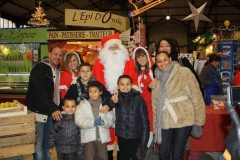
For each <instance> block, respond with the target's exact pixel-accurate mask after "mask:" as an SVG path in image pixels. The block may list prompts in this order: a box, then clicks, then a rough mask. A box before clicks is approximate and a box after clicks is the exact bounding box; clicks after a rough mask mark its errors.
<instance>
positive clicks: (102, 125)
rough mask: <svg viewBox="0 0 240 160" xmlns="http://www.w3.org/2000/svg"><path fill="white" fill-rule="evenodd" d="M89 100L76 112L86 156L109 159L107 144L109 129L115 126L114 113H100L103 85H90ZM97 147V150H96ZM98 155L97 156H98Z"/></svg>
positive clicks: (92, 83)
mask: <svg viewBox="0 0 240 160" xmlns="http://www.w3.org/2000/svg"><path fill="white" fill-rule="evenodd" d="M88 93H89V100H83V101H81V103H80V104H79V105H78V107H77V110H76V112H75V123H76V124H77V126H79V127H80V128H81V141H82V143H84V144H85V151H84V155H85V158H86V159H88V160H93V159H94V157H98V158H97V159H103V160H107V159H108V154H107V142H109V141H110V140H111V139H110V134H109V128H110V127H111V126H112V125H113V124H114V121H115V119H114V115H113V112H112V111H109V112H108V113H100V111H99V110H100V109H101V108H102V102H103V101H104V100H102V98H101V96H100V95H101V94H102V85H101V83H99V82H98V81H93V82H90V83H89V85H88ZM95 147H97V150H95ZM96 154H97V155H96Z"/></svg>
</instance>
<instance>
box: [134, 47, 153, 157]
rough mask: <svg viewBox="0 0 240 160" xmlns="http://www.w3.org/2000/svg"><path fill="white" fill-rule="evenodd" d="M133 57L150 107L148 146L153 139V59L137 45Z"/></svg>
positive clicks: (142, 153) (142, 89)
mask: <svg viewBox="0 0 240 160" xmlns="http://www.w3.org/2000/svg"><path fill="white" fill-rule="evenodd" d="M133 59H134V62H135V71H136V73H137V75H138V87H139V88H140V95H141V96H142V97H143V99H144V100H145V102H146V104H147V109H148V119H149V122H150V135H149V141H148V146H149V145H150V144H151V142H152V140H153V133H152V132H153V116H152V100H151V92H150V91H151V90H150V88H149V87H148V85H149V84H150V83H151V82H152V80H153V72H152V66H153V64H154V63H153V60H152V57H151V56H150V54H149V53H148V51H147V50H146V49H145V48H143V47H137V48H136V49H135V50H134V52H133ZM139 148H140V150H141V156H142V158H144V157H145V152H146V149H147V148H143V146H139Z"/></svg>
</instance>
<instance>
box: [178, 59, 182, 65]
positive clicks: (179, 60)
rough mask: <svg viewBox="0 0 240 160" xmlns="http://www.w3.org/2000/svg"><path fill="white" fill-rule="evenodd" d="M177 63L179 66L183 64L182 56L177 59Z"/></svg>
mask: <svg viewBox="0 0 240 160" xmlns="http://www.w3.org/2000/svg"><path fill="white" fill-rule="evenodd" d="M178 63H179V64H180V65H181V66H183V63H182V58H179V59H178Z"/></svg>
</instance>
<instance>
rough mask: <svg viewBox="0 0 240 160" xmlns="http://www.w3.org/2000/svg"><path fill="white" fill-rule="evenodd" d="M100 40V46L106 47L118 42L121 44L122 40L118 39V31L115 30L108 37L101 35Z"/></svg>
mask: <svg viewBox="0 0 240 160" xmlns="http://www.w3.org/2000/svg"><path fill="white" fill-rule="evenodd" d="M101 42H102V47H103V48H104V47H107V46H111V45H113V44H118V45H122V41H121V40H120V33H119V32H117V33H115V34H113V35H110V36H108V37H103V38H102V39H101Z"/></svg>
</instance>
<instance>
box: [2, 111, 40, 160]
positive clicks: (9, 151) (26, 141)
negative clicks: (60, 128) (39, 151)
mask: <svg viewBox="0 0 240 160" xmlns="http://www.w3.org/2000/svg"><path fill="white" fill-rule="evenodd" d="M2 114H3V113H2ZM35 131H36V125H35V115H34V113H32V112H28V113H27V115H17V116H9V117H0V159H2V158H9V157H16V156H21V155H27V154H32V153H34V152H35V149H34V144H35V142H36V135H35Z"/></svg>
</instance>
